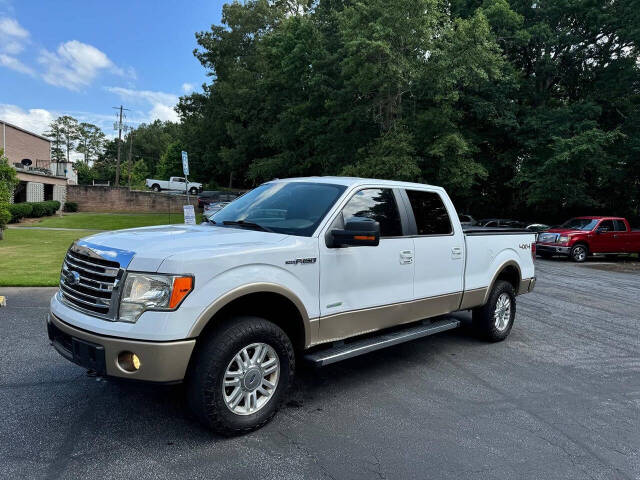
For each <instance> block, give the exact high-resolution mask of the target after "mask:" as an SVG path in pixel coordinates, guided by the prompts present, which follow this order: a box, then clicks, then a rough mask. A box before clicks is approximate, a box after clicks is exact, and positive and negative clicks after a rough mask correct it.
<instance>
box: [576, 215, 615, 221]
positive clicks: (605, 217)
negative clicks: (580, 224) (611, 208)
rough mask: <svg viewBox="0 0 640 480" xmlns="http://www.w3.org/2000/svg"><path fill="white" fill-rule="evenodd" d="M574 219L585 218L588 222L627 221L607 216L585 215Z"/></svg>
mask: <svg viewBox="0 0 640 480" xmlns="http://www.w3.org/2000/svg"><path fill="white" fill-rule="evenodd" d="M573 218H584V219H587V220H603V219H607V220H625V218H624V217H610V216H606V215H583V216H581V217H573Z"/></svg>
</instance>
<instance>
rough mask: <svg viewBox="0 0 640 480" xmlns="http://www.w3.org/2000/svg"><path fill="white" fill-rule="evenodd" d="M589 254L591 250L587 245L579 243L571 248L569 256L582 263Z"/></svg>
mask: <svg viewBox="0 0 640 480" xmlns="http://www.w3.org/2000/svg"><path fill="white" fill-rule="evenodd" d="M588 254H589V250H588V249H587V246H586V245H584V244H583V243H577V244H576V245H574V246H573V247H572V248H571V252H570V253H569V256H570V257H571V260H573V261H574V262H577V263H582V262H584V261H585V260H586V259H587V255H588Z"/></svg>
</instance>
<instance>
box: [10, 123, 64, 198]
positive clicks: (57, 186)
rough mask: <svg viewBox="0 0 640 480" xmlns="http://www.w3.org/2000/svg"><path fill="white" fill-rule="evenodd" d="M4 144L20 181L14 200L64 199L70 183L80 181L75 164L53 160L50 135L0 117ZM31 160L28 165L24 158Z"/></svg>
mask: <svg viewBox="0 0 640 480" xmlns="http://www.w3.org/2000/svg"><path fill="white" fill-rule="evenodd" d="M0 148H2V149H3V150H4V154H5V156H6V157H7V158H8V159H9V165H11V166H13V167H14V168H15V169H16V173H17V175H18V180H20V183H19V184H18V186H17V187H16V190H15V191H14V194H13V201H14V202H15V203H19V202H41V201H43V200H58V201H59V202H60V203H64V201H65V199H66V196H67V185H68V184H69V183H76V182H75V181H74V180H75V172H74V171H73V168H72V164H70V163H68V162H60V163H58V162H52V161H51V142H50V141H49V139H48V138H46V137H43V136H41V135H38V134H35V133H33V132H29V131H27V130H25V129H23V128H20V127H18V126H16V125H12V124H10V123H7V122H5V121H3V120H0ZM25 159H28V160H30V161H31V164H30V165H25V164H26V163H29V162H26V161H24V162H23V160H25Z"/></svg>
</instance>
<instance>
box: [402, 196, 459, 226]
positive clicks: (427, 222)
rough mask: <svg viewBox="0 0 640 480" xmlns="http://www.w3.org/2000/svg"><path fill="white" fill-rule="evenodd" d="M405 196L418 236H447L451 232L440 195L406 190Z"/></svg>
mask: <svg viewBox="0 0 640 480" xmlns="http://www.w3.org/2000/svg"><path fill="white" fill-rule="evenodd" d="M407 196H408V197H409V202H411V208H412V209H413V215H414V216H415V218H416V227H417V229H418V235H449V234H451V233H452V232H453V227H452V226H451V220H450V219H449V214H448V213H447V208H446V207H445V206H444V203H443V202H442V198H440V195H438V194H437V193H435V192H425V191H421V190H407Z"/></svg>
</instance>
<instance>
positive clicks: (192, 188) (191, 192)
mask: <svg viewBox="0 0 640 480" xmlns="http://www.w3.org/2000/svg"><path fill="white" fill-rule="evenodd" d="M189 193H190V194H191V195H197V194H198V189H197V188H196V187H191V190H189Z"/></svg>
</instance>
